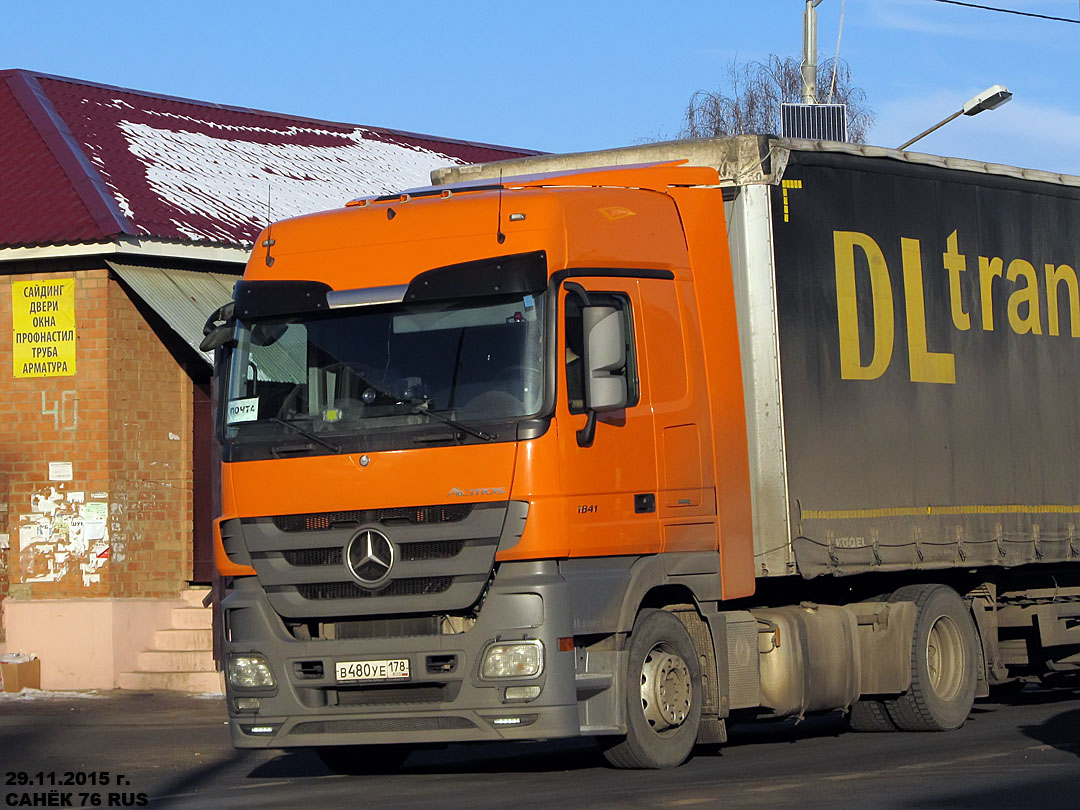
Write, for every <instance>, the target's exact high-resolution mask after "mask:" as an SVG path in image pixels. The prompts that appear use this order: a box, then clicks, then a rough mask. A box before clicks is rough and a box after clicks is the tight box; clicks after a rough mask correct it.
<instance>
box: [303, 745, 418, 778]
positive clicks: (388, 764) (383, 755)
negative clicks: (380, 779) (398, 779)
mask: <svg viewBox="0 0 1080 810" xmlns="http://www.w3.org/2000/svg"><path fill="white" fill-rule="evenodd" d="M411 750H412V749H411V748H410V747H409V746H407V745H322V746H319V747H318V748H316V749H315V753H316V754H317V755H318V757H319V759H320V760H322V764H323V765H325V766H326V767H327V768H329V769H330V770H332V771H334V772H335V773H344V774H350V775H353V776H363V775H373V776H374V775H376V774H383V773H390V772H392V771H396V770H397V769H398V768H400V767H401V766H402V765H403V764H404V763H405V760H406V759H408V758H409V753H410V752H411Z"/></svg>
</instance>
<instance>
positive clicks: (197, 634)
mask: <svg viewBox="0 0 1080 810" xmlns="http://www.w3.org/2000/svg"><path fill="white" fill-rule="evenodd" d="M154 649H155V650H179V651H190V650H212V649H214V631H213V630H205V629H198V630H179V629H173V630H157V631H155V633H154Z"/></svg>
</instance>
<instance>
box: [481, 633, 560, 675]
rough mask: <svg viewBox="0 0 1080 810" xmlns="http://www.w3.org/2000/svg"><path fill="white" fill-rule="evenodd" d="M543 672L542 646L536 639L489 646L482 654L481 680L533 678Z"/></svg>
mask: <svg viewBox="0 0 1080 810" xmlns="http://www.w3.org/2000/svg"><path fill="white" fill-rule="evenodd" d="M543 670H544V645H543V644H541V643H540V641H539V640H538V639H529V640H527V641H507V642H500V643H497V644H492V645H490V646H489V647H488V648H487V650H486V651H485V653H484V664H483V666H482V667H481V668H480V677H481V678H535V677H536V676H537V675H539V674H540V673H541V672H543Z"/></svg>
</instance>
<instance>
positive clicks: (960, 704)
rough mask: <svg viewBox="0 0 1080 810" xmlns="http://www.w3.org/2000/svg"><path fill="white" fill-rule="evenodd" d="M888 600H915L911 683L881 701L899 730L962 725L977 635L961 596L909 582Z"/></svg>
mask: <svg viewBox="0 0 1080 810" xmlns="http://www.w3.org/2000/svg"><path fill="white" fill-rule="evenodd" d="M889 601H890V602H914V603H915V608H916V614H915V634H914V637H913V639H912V644H911V687H910V688H909V689H908V690H907V691H906V692H905V693H904V694H902V695H901V696H900V697H898V698H895V699H893V700H887V701H885V706H886V708H887V709H888V712H889V717H890V718H892V721H893V722H894V723H896V727H897V728H899V729H901V730H902V731H949V730H951V729H955V728H960V726H962V725H963V724H964V721H965V720H967V717H968V714H970V713H971V707H972V706H973V705H974V703H975V687H976V672H975V668H976V667H977V666H978V661H979V654H978V647H977V644H978V635H977V633H976V631H975V622H974V621H972V618H971V612H970V611H969V610H968V608H967V605H965V604H964V600H962V599H961V598H960V595H959V594H958V593H957V592H956V591H954V590H953V589H952V588H949V587H947V586H945V585H931V584H922V585H907V586H905V587H903V588H900V589H899V590H897V591H895V592H894V593H893V595H892V596H890V597H889Z"/></svg>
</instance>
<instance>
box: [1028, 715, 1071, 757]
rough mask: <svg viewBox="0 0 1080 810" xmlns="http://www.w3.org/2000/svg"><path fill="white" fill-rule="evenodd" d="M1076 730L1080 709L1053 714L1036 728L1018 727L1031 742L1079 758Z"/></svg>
mask: <svg viewBox="0 0 1080 810" xmlns="http://www.w3.org/2000/svg"><path fill="white" fill-rule="evenodd" d="M1078 728H1080V709H1073V710H1072V711H1068V712H1062V713H1061V714H1055V715H1054V716H1053V717H1051V718H1050V719H1049V720H1047V721H1045V722H1043V723H1039V724H1038V725H1037V726H1020V731H1022V732H1023V733H1024V734H1025V735H1027V736H1028V737H1031V739H1033V740H1038V741H1039V742H1041V743H1043V744H1045V745H1050V746H1053V747H1054V748H1056V749H1058V750H1059V751H1066V752H1068V753H1070V754H1074V755H1076V756H1078V757H1080V739H1078V736H1077V733H1076V732H1077V729H1078Z"/></svg>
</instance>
